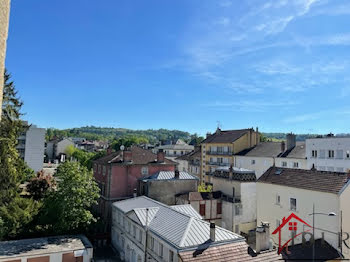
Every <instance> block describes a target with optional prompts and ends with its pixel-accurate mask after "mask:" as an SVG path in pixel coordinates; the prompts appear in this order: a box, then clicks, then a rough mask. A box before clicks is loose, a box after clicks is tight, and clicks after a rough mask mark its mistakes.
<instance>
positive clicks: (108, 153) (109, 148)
mask: <svg viewBox="0 0 350 262" xmlns="http://www.w3.org/2000/svg"><path fill="white" fill-rule="evenodd" d="M110 154H112V148H111V147H108V148H107V155H110Z"/></svg>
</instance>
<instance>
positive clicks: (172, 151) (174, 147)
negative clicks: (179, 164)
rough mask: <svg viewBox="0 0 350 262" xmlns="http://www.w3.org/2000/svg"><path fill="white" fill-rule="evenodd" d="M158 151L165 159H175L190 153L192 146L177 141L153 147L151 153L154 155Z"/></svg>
mask: <svg viewBox="0 0 350 262" xmlns="http://www.w3.org/2000/svg"><path fill="white" fill-rule="evenodd" d="M159 149H162V150H163V151H164V153H165V156H166V157H170V158H176V157H179V156H182V155H186V154H188V153H190V152H192V151H193V150H194V146H192V145H189V144H187V143H186V142H185V141H183V140H182V139H178V140H176V142H175V143H170V144H167V145H162V146H158V147H155V148H154V149H153V150H152V151H153V153H156V152H158V151H159Z"/></svg>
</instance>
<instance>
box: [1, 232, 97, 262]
mask: <svg viewBox="0 0 350 262" xmlns="http://www.w3.org/2000/svg"><path fill="white" fill-rule="evenodd" d="M92 256H93V247H92V244H91V243H90V241H89V240H88V239H87V238H86V237H85V236H83V235H73V236H51V237H42V238H31V239H20V240H12V241H3V242H0V261H12V262H90V261H92Z"/></svg>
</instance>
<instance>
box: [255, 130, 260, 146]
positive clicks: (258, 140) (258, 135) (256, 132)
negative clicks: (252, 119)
mask: <svg viewBox="0 0 350 262" xmlns="http://www.w3.org/2000/svg"><path fill="white" fill-rule="evenodd" d="M255 137H256V144H257V145H259V143H260V134H259V128H258V127H256V131H255Z"/></svg>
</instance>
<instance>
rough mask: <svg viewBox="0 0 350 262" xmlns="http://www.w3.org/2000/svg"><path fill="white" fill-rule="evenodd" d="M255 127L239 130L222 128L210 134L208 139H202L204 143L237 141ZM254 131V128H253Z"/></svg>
mask: <svg viewBox="0 0 350 262" xmlns="http://www.w3.org/2000/svg"><path fill="white" fill-rule="evenodd" d="M250 130H253V129H238V130H224V131H223V130H220V129H217V131H216V132H215V133H214V134H212V135H209V136H208V137H207V138H206V139H204V140H203V141H202V143H204V144H205V143H232V142H234V141H236V140H237V139H238V138H240V137H242V136H243V135H244V134H246V133H247V132H249V131H250ZM253 131H254V130H253Z"/></svg>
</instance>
